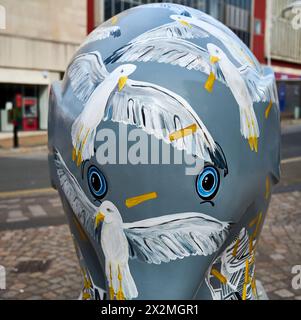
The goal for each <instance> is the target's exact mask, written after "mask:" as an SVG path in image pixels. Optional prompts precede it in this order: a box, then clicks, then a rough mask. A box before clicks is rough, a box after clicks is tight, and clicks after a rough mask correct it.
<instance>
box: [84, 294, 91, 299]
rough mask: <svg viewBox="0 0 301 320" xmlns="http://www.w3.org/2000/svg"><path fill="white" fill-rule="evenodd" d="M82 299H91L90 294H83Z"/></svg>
mask: <svg viewBox="0 0 301 320" xmlns="http://www.w3.org/2000/svg"><path fill="white" fill-rule="evenodd" d="M83 299H84V300H88V299H91V295H90V293H88V292H83Z"/></svg>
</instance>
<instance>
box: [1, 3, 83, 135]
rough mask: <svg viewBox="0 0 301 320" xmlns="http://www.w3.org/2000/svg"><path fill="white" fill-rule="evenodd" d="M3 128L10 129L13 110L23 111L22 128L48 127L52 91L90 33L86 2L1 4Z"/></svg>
mask: <svg viewBox="0 0 301 320" xmlns="http://www.w3.org/2000/svg"><path fill="white" fill-rule="evenodd" d="M0 6H1V8H4V9H5V14H6V17H5V26H4V28H1V29H0V130H1V131H10V130H12V125H11V123H10V121H9V119H8V110H9V109H11V108H12V106H16V107H17V108H20V115H21V118H22V119H21V126H20V127H21V128H20V129H21V130H37V129H46V128H47V114H48V90H49V85H50V83H51V82H52V81H54V80H58V79H61V77H62V75H63V72H64V70H65V68H66V66H67V63H68V61H69V60H70V58H71V56H72V55H73V53H74V51H75V50H76V48H77V47H78V45H79V44H80V43H81V42H82V40H83V39H84V37H85V35H86V33H87V24H86V21H87V19H86V16H87V4H86V1H83V0H43V1H40V0H22V1H20V0H0Z"/></svg>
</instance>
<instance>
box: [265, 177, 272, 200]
mask: <svg viewBox="0 0 301 320" xmlns="http://www.w3.org/2000/svg"><path fill="white" fill-rule="evenodd" d="M270 190H271V184H270V179H269V177H268V176H267V177H266V179H265V199H266V200H268V199H269V196H270Z"/></svg>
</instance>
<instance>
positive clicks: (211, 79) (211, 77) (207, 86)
mask: <svg viewBox="0 0 301 320" xmlns="http://www.w3.org/2000/svg"><path fill="white" fill-rule="evenodd" d="M214 82H215V75H214V73H213V72H210V74H209V76H208V78H207V81H206V83H205V85H204V88H205V89H206V90H207V91H208V92H210V93H211V92H212V91H213V86H214Z"/></svg>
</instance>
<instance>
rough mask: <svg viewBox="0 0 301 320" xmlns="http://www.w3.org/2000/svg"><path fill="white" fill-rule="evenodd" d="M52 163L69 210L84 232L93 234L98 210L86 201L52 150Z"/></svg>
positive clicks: (80, 189) (64, 164)
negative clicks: (71, 210)
mask: <svg viewBox="0 0 301 320" xmlns="http://www.w3.org/2000/svg"><path fill="white" fill-rule="evenodd" d="M54 162H55V166H56V172H57V175H58V178H59V181H60V184H61V187H62V190H63V192H64V194H65V196H66V198H67V200H68V202H69V204H70V206H71V208H72V209H73V211H74V213H75V214H76V216H77V218H78V219H79V221H80V222H81V223H82V225H83V226H84V227H85V228H86V230H88V231H89V233H90V234H94V216H95V214H96V213H97V212H98V208H97V207H96V206H94V205H93V204H92V202H91V201H90V200H89V199H88V197H87V196H86V194H85V193H84V191H83V190H82V188H81V186H80V185H79V183H78V181H77V180H76V178H75V177H74V176H73V174H72V173H71V172H70V170H69V169H68V167H67V165H66V163H65V161H64V160H63V158H62V156H61V154H60V153H59V151H58V150H54Z"/></svg>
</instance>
